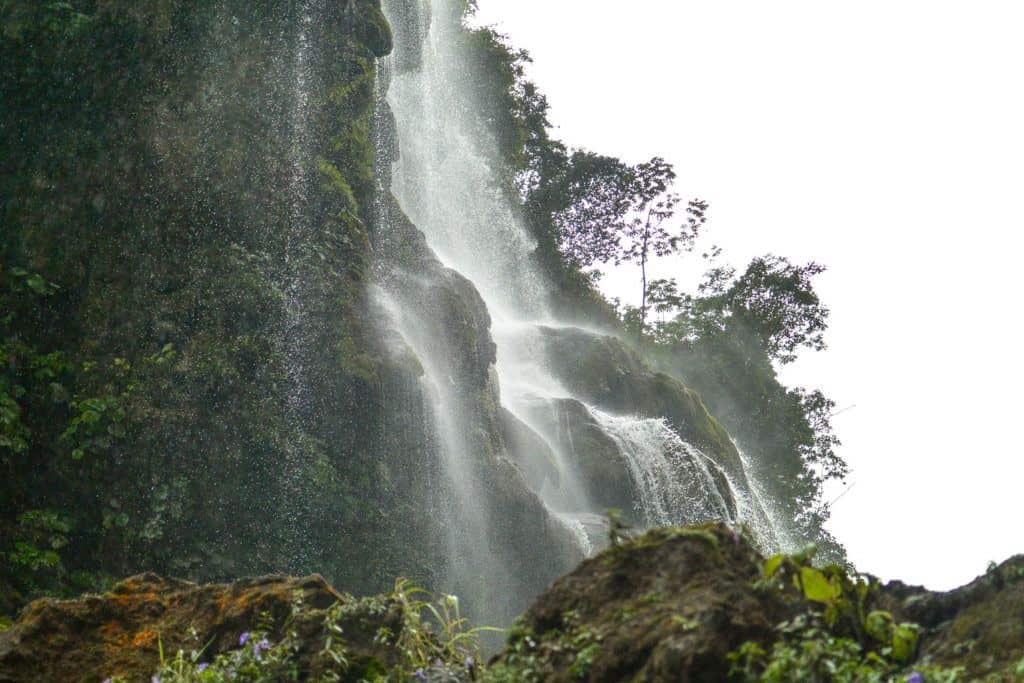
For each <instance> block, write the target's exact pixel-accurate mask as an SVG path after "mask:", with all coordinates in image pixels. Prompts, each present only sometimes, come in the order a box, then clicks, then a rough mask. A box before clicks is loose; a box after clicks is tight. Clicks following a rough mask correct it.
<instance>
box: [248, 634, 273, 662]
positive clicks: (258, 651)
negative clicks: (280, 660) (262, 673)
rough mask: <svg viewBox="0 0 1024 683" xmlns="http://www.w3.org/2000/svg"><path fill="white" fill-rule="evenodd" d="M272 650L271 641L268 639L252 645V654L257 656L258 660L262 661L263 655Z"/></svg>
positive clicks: (262, 639)
mask: <svg viewBox="0 0 1024 683" xmlns="http://www.w3.org/2000/svg"><path fill="white" fill-rule="evenodd" d="M269 649H270V641H269V640H267V639H266V638H261V639H260V640H258V641H256V642H255V643H253V644H252V652H253V654H255V655H256V659H260V658H261V655H262V654H263V653H264V652H266V651H267V650H269Z"/></svg>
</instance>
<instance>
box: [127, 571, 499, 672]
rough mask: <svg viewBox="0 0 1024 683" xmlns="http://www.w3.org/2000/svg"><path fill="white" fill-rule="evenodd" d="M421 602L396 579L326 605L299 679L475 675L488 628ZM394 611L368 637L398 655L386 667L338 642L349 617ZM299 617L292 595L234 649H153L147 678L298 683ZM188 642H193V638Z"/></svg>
mask: <svg viewBox="0 0 1024 683" xmlns="http://www.w3.org/2000/svg"><path fill="white" fill-rule="evenodd" d="M426 596H428V593H427V592H426V591H424V590H422V589H420V588H417V587H415V586H413V585H412V584H411V583H409V582H408V581H407V580H404V579H400V580H399V581H398V582H396V584H395V589H394V591H393V592H391V593H390V594H387V595H380V596H373V597H368V598H363V599H360V600H356V599H354V598H351V597H348V598H347V599H346V600H345V601H343V602H339V603H337V604H335V605H334V606H332V607H330V608H329V609H328V610H326V613H325V616H324V621H323V633H324V634H325V637H324V638H323V642H322V644H320V645H318V649H317V650H316V651H315V653H314V654H313V656H312V658H311V659H310V662H309V664H308V669H307V670H304V671H302V672H301V673H303V674H305V675H310V674H311V678H309V680H312V681H316V682H317V683H338V682H340V681H353V682H354V681H381V682H384V681H387V682H390V683H405V682H406V681H409V680H410V679H415V678H417V677H418V676H419V674H418V673H417V672H420V673H422V672H424V671H426V670H429V669H438V668H440V669H447V670H450V671H467V670H468V672H469V673H470V674H475V671H476V668H477V666H478V665H477V662H479V661H480V649H479V643H478V640H477V638H478V635H479V634H480V633H482V632H484V631H490V630H496V629H489V628H480V627H478V628H471V627H470V626H469V625H468V623H467V621H466V619H465V618H464V617H462V616H461V615H460V614H459V606H458V604H459V601H458V598H456V597H455V596H452V595H445V596H441V597H440V598H439V599H437V600H430V599H427V597H426ZM394 610H397V611H398V613H399V614H400V616H401V619H400V624H399V626H398V628H397V633H396V632H393V631H392V630H390V629H388V628H387V627H381V629H380V630H379V631H378V632H377V634H376V635H375V637H374V645H375V646H378V647H380V648H385V649H387V650H393V651H395V652H397V653H398V654H399V657H398V658H397V659H395V661H394V662H393V663H392V664H391V665H390V666H389V665H385V664H384V663H383V662H382V660H381V659H380V658H378V657H367V656H366V654H365V652H357V651H355V650H353V649H352V648H351V647H350V645H349V644H348V643H347V642H346V634H345V630H344V625H345V624H346V623H351V622H352V620H353V619H356V620H360V621H361V620H365V619H367V618H370V617H374V616H376V617H384V616H386V615H388V614H389V613H392V612H393V611H394ZM302 613H303V604H302V600H301V597H300V596H296V597H295V599H294V602H293V606H292V611H291V615H290V616H289V618H288V619H287V620H286V621H285V623H284V624H283V625H282V626H281V627H280V628H278V629H272V628H271V627H270V623H269V622H270V620H269V618H267V617H264V619H263V622H264V623H263V624H262V625H257V627H256V628H254V630H252V631H247V632H245V633H243V634H241V635H240V638H239V645H238V647H237V648H236V649H233V650H231V651H229V652H225V653H222V654H219V655H217V656H216V657H212V658H211V657H208V656H206V655H205V654H204V652H205V650H206V649H207V647H208V645H209V644H205V645H204V644H201V643H199V642H198V641H197V642H196V643H195V647H193V648H192V649H191V650H189V651H185V650H179V651H178V652H177V653H175V654H174V656H173V657H170V658H165V657H164V654H163V648H162V647H161V651H160V652H161V654H160V658H161V663H160V668H159V670H158V671H157V672H156V673H155V674H154V680H156V679H159V680H160V681H161V683H223V682H225V681H238V680H242V681H252V682H253V683H262V682H266V683H271V682H277V681H290V680H298V679H299V675H300V669H299V663H300V656H301V655H302V653H303V650H306V651H308V649H309V643H308V642H304V641H303V640H302V637H300V633H299V628H298V624H299V623H300V621H301V618H302ZM274 631H278V632H280V633H281V636H280V637H279V638H278V639H277V640H276V642H275V641H274V640H272V633H273V632H274ZM192 639H193V640H195V639H196V638H195V634H194V633H193V634H192ZM310 670H311V671H310ZM114 680H116V679H114ZM303 680H306V679H303Z"/></svg>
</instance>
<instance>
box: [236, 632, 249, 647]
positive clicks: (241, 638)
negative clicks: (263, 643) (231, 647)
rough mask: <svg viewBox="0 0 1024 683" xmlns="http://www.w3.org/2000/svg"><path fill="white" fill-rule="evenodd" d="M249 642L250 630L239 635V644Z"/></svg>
mask: <svg viewBox="0 0 1024 683" xmlns="http://www.w3.org/2000/svg"><path fill="white" fill-rule="evenodd" d="M248 642H249V632H248V631H246V632H245V633H243V634H242V635H240V636H238V644H239V645H245V644H246V643H248Z"/></svg>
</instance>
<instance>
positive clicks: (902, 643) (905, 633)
mask: <svg viewBox="0 0 1024 683" xmlns="http://www.w3.org/2000/svg"><path fill="white" fill-rule="evenodd" d="M920 631H921V627H920V626H918V625H917V624H900V625H899V626H897V627H895V628H894V629H893V631H892V657H893V659H895V660H896V661H898V662H903V663H906V662H909V661H910V660H911V659H913V658H914V655H915V654H917V638H918V635H919V634H920Z"/></svg>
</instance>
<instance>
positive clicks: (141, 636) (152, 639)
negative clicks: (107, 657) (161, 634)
mask: <svg viewBox="0 0 1024 683" xmlns="http://www.w3.org/2000/svg"><path fill="white" fill-rule="evenodd" d="M157 639H158V635H157V633H156V631H149V630H146V631H139V632H138V633H136V634H135V637H134V638H132V645H134V646H135V647H155V646H156V643H157Z"/></svg>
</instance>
